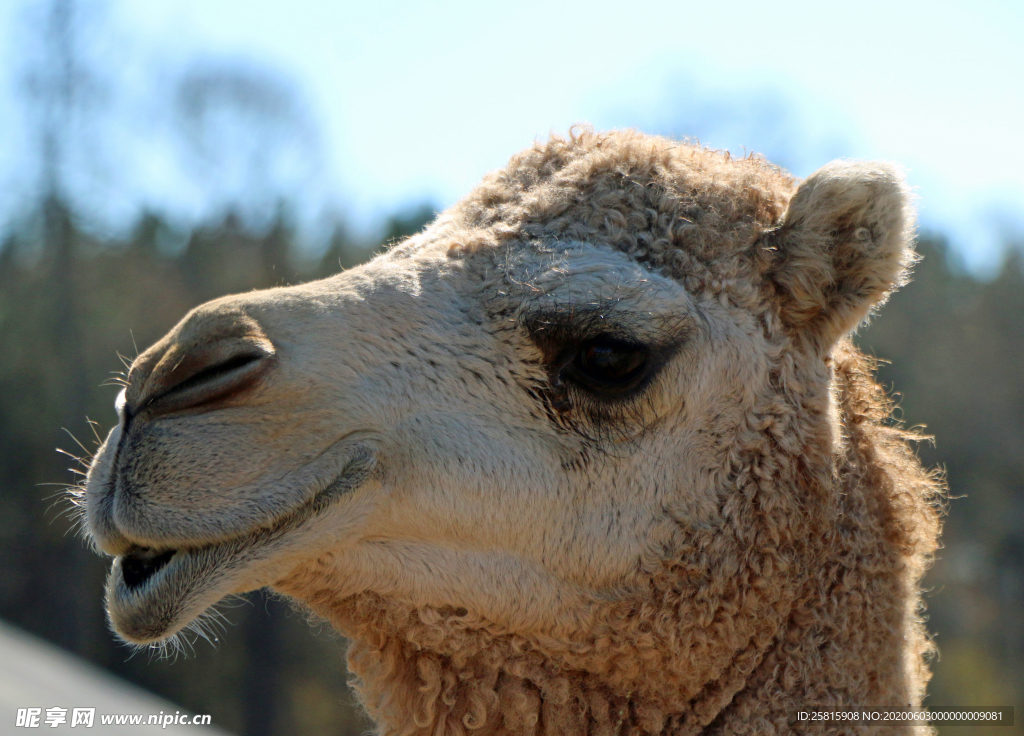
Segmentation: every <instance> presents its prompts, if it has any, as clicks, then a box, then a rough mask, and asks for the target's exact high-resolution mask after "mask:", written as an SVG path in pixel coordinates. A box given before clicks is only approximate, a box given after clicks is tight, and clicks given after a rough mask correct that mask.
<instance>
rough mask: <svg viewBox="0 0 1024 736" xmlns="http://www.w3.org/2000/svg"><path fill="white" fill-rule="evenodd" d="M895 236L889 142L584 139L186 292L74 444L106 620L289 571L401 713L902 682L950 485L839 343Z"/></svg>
mask: <svg viewBox="0 0 1024 736" xmlns="http://www.w3.org/2000/svg"><path fill="white" fill-rule="evenodd" d="M913 230H914V213H913V207H912V201H911V195H910V194H909V193H908V188H907V186H906V184H905V182H904V180H903V178H902V176H901V174H900V173H899V171H898V170H897V169H896V168H894V167H892V166H889V165H884V164H876V163H863V162H851V161H837V162H833V163H831V164H829V165H827V166H825V167H824V168H822V169H821V170H819V171H817V172H816V173H814V174H813V175H811V176H810V177H808V178H807V179H806V180H803V181H798V180H796V179H794V178H793V177H791V176H790V175H789V174H787V173H786V172H784V171H782V170H781V169H779V168H777V167H775V166H773V165H771V164H770V163H768V162H767V161H765V160H764V159H762V158H759V157H755V156H750V157H746V158H737V157H733V156H730V155H729V154H728V153H724V152H716V151H713V150H710V149H707V148H703V147H701V146H699V145H694V144H690V143H686V142H678V141H672V140H668V139H665V138H659V137H653V136H647V135H643V134H641V133H639V132H635V131H616V132H608V133H599V132H595V131H593V130H592V129H589V128H582V129H574V130H573V131H572V132H571V133H570V135H569V136H568V137H558V136H553V137H551V138H550V139H549V140H547V141H543V142H537V143H536V144H535V145H533V146H532V147H531V148H529V149H527V150H525V151H523V152H522V153H520V154H518V155H516V156H515V157H513V158H512V159H511V160H510V162H509V163H508V165H507V166H506V167H505V168H504V169H502V170H499V171H497V172H494V173H492V174H490V175H488V176H487V177H486V178H485V179H484V180H483V182H482V183H481V184H480V185H479V186H478V187H477V188H476V189H475V190H473V191H472V192H471V193H470V194H469V195H468V196H466V197H465V198H464V199H462V200H461V201H459V202H458V203H457V204H455V205H454V206H452V207H451V208H450V209H449V210H447V211H446V212H444V213H442V214H441V215H439V216H438V217H437V219H436V220H435V221H434V222H433V223H432V224H430V225H429V226H427V227H426V228H425V229H424V230H423V231H422V232H421V233H419V234H417V235H415V236H413V237H411V238H409V239H407V240H405V241H404V242H402V243H400V244H398V245H396V246H395V247H393V248H392V249H390V250H388V251H387V252H385V253H383V254H381V255H379V256H378V257H376V258H375V259H374V260H372V261H370V262H369V263H367V264H365V265H363V266H361V267H358V268H354V269H352V270H349V271H345V272H343V273H341V274H339V275H336V276H334V277H331V278H328V279H326V280H322V281H317V282H313V283H307V284H302V285H298V286H289V287H283V288H275V289H269V290H265V291H256V292H252V293H247V294H242V295H237V296H229V297H225V298H222V299H217V300H215V301H212V302H209V303H207V304H204V305H202V306H200V307H198V308H196V309H194V310H193V311H191V312H190V313H189V314H188V315H187V316H186V317H185V318H184V319H183V320H182V321H181V322H180V323H179V324H178V325H177V326H176V327H175V328H174V329H173V330H172V331H171V332H170V333H169V334H168V335H167V336H166V337H164V338H163V339H162V340H160V341H159V342H158V343H156V344H155V345H154V346H152V347H151V348H149V349H148V350H146V351H145V352H144V353H142V354H141V355H140V356H139V357H138V358H137V359H136V360H135V361H134V362H133V364H132V366H131V368H130V371H129V373H128V376H127V382H126V387H125V390H124V391H123V392H122V394H121V395H120V396H119V398H118V401H117V405H116V408H117V412H118V415H119V422H118V424H117V426H116V427H115V428H114V429H113V430H112V431H111V432H110V434H109V436H108V437H107V439H106V441H105V442H104V444H103V445H102V447H101V449H100V450H99V451H98V453H97V455H96V456H95V458H94V459H93V461H92V463H91V467H90V469H89V473H88V477H87V482H86V487H85V492H84V498H83V499H82V503H83V504H84V506H85V513H86V518H87V523H88V529H89V532H90V534H91V536H92V538H93V540H94V541H95V544H96V546H97V547H98V548H99V549H100V550H101V551H102V552H103V553H105V554H107V555H110V556H112V557H113V563H112V568H111V572H110V576H109V579H108V583H107V588H106V604H107V610H108V614H109V619H110V622H111V624H112V626H113V628H114V629H115V630H116V632H117V633H118V634H119V636H120V637H122V638H123V639H124V640H125V641H127V642H132V643H135V644H139V645H152V644H154V643H159V642H162V641H166V640H168V639H169V638H173V637H174V636H176V635H178V634H179V632H181V631H182V630H183V629H184V628H185V627H187V626H196V625H197V622H201V621H202V617H203V616H204V615H209V614H208V612H209V611H210V610H212V608H213V607H214V606H215V605H216V604H217V603H218V602H219V601H221V600H222V599H223V598H225V596H229V595H231V594H238V593H242V592H245V591H250V590H254V589H259V588H263V587H270V588H272V589H274V590H275V591H277V592H279V593H281V594H283V595H285V596H287V597H289V598H290V599H292V600H293V601H295V602H296V604H297V605H300V606H302V607H304V608H305V609H307V610H309V611H311V612H312V613H313V614H315V615H316V616H319V617H321V618H322V619H326V620H328V621H329V622H331V624H332V625H333V626H334V627H335V628H336V629H337V630H338V631H339V632H341V633H342V634H343V635H344V636H346V637H348V638H349V639H350V640H351V643H350V649H349V653H348V660H349V668H350V672H351V673H352V677H353V686H354V688H355V690H356V692H357V694H358V696H359V698H360V700H361V702H362V704H363V705H364V707H365V708H366V710H367V711H368V713H369V714H370V716H371V717H372V718H373V719H374V720H375V722H376V723H377V724H378V728H379V733H381V734H408V735H412V734H424V735H426V734H437V735H440V734H470V733H479V734H562V735H571V734H697V733H700V734H774V733H791V732H828V733H846V732H850V733H852V732H854V731H857V732H858V733H859V732H860V731H859V730H858V729H859V728H860V726H853V725H850V724H844V723H827V724H826V723H822V722H813V723H811V722H801V721H799V720H798V719H797V718H796V717H795V713H796V711H798V710H813V709H838V708H850V707H860V706H880V707H882V706H884V707H892V706H917V705H919V704H920V703H921V700H922V697H923V696H924V693H925V686H926V683H927V680H928V677H929V673H928V669H927V666H926V659H927V656H928V655H929V652H930V650H931V643H930V640H929V638H928V636H927V633H926V630H925V627H924V623H923V620H922V601H921V593H920V581H921V577H922V575H923V573H924V571H925V569H926V567H927V565H928V562H929V560H930V557H931V555H932V553H933V551H934V550H935V548H936V544H937V538H938V534H939V527H940V510H941V509H940V507H939V505H940V500H941V498H940V496H941V491H942V489H941V484H940V482H939V480H938V479H937V478H936V477H935V476H934V475H933V474H932V473H929V472H928V471H926V470H924V469H922V467H921V465H920V463H919V462H918V460H917V458H916V456H915V455H914V453H913V451H912V449H911V448H912V443H913V441H914V440H915V439H917V436H916V435H915V434H913V433H912V432H910V431H907V430H904V429H902V428H901V427H900V426H899V425H898V423H896V422H894V421H893V420H892V418H891V410H892V404H891V402H890V400H889V399H888V397H887V396H886V394H885V393H884V391H882V390H881V389H880V388H879V386H878V385H877V384H876V383H875V381H874V379H873V377H872V369H873V366H872V364H871V362H870V361H869V360H868V359H867V358H865V357H864V356H863V355H861V354H860V353H859V352H858V351H857V349H856V348H855V347H854V346H853V345H852V343H851V342H850V341H849V339H848V335H849V334H850V333H851V331H852V330H854V329H855V328H856V327H857V326H858V325H859V324H861V323H862V322H863V321H864V320H865V319H866V318H867V317H868V316H869V314H870V313H871V312H872V311H873V310H874V309H876V308H877V307H878V306H879V305H881V304H882V303H883V302H884V301H885V300H886V298H887V297H888V295H889V294H890V293H891V292H892V291H893V290H894V289H896V288H898V287H899V286H900V285H902V284H903V283H904V282H905V280H906V279H907V274H908V271H909V269H910V267H911V266H912V265H913V263H914V260H915V254H914V252H913V249H912V239H913ZM885 730H886V729H885V728H883V727H879V728H878V732H880V733H881V732H885ZM920 730H922V731H925V732H927V731H928V729H927V728H924V727H922V728H921V729H920Z"/></svg>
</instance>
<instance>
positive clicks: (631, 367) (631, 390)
mask: <svg viewBox="0 0 1024 736" xmlns="http://www.w3.org/2000/svg"><path fill="white" fill-rule="evenodd" d="M524 326H525V328H526V330H527V332H528V333H529V335H530V338H531V340H532V342H533V343H534V344H535V345H536V346H537V347H538V348H539V349H540V351H541V355H542V358H541V362H542V363H543V364H544V366H545V368H546V372H547V381H546V385H545V386H544V387H543V389H542V390H539V391H531V392H530V393H531V394H532V395H534V396H535V398H538V399H539V400H541V402H542V403H543V404H544V407H545V411H546V412H547V414H548V416H549V418H551V420H552V421H553V422H555V423H556V424H557V425H559V426H560V427H562V428H563V429H567V430H571V431H574V432H575V433H577V434H580V435H582V436H584V437H585V438H586V439H589V440H612V441H620V440H623V439H626V438H628V437H630V436H632V437H635V436H636V435H637V434H642V433H643V431H644V429H645V427H646V426H647V425H648V424H649V423H650V420H651V414H652V406H651V401H650V396H649V394H650V391H649V390H648V389H649V387H650V386H651V384H652V383H653V382H654V380H655V379H656V378H657V376H658V374H659V373H660V372H661V369H662V368H663V367H664V366H665V364H666V363H668V362H669V360H670V359H671V358H672V356H673V355H674V354H675V352H676V351H677V350H678V348H679V347H680V346H681V345H682V344H683V343H684V342H685V340H686V338H687V335H688V332H687V330H685V329H681V330H673V331H671V333H668V332H661V333H659V334H657V335H655V336H654V337H653V339H652V337H651V336H646V337H640V336H638V335H637V334H635V333H634V332H632V331H631V330H629V329H627V328H626V327H624V326H623V325H621V324H620V323H618V322H612V321H611V320H609V319H607V314H606V312H605V310H592V311H591V310H588V311H584V312H581V311H580V310H574V311H573V312H572V313H569V314H566V313H564V312H556V313H544V314H537V315H533V318H532V319H530V320H528V321H524Z"/></svg>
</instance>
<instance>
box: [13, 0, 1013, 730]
mask: <svg viewBox="0 0 1024 736" xmlns="http://www.w3.org/2000/svg"><path fill="white" fill-rule="evenodd" d="M711 6H713V7H711ZM625 8H626V6H625V5H623V4H621V3H613V2H610V1H595V2H589V3H586V4H582V3H564V4H559V3H551V2H521V3H516V4H515V9H514V10H513V9H511V7H503V6H501V5H499V4H497V3H472V2H465V3H455V2H433V3H429V4H428V3H421V4H416V3H412V2H401V1H399V0H393V1H381V2H375V3H359V4H356V3H346V2H340V3H339V2H327V1H326V0H324V1H323V2H316V1H314V0H292V2H289V3H279V2H260V1H257V0H247V1H246V2H230V1H229V0H146V2H129V1H128V0H120V2H118V1H116V0H37V1H31V2H29V1H15V0H8V1H7V2H4V3H2V4H0V59H2V61H3V63H2V64H0V619H3V620H4V621H6V622H7V623H9V624H12V625H14V626H17V627H20V628H21V629H23V630H25V631H27V632H30V633H32V634H34V635H36V636H38V637H42V638H44V639H46V640H49V641H50V642H52V643H53V644H55V645H57V646H59V647H60V648H62V649H64V650H66V651H67V652H71V653H74V654H75V655H78V656H79V657H82V658H84V659H85V660H88V661H89V662H92V663H93V664H95V665H98V666H100V667H102V668H105V669H106V670H108V671H109V672H111V673H113V674H115V675H118V676H120V677H122V678H124V679H126V680H128V681H130V682H132V683H134V684H136V685H138V686H141V687H144V688H146V689H148V690H150V691H152V692H153V693H156V694H158V695H160V696H162V697H164V698H167V699H170V700H173V701H175V702H177V703H180V704H181V705H182V706H184V707H186V708H188V709H190V710H192V711H193V712H198V713H209V714H212V716H213V723H214V724H215V725H217V726H220V727H221V728H223V729H226V730H228V731H231V732H234V733H236V734H245V735H246V736H257V735H263V734H320V733H337V734H357V733H363V732H365V730H366V729H367V728H368V723H367V722H366V721H365V720H364V719H363V717H362V716H361V715H360V714H359V712H358V710H357V709H356V708H355V707H354V705H353V699H352V696H351V695H350V694H349V692H348V690H347V688H346V685H345V681H346V674H345V668H344V642H343V641H341V640H340V639H339V638H338V637H337V636H336V635H333V634H331V633H330V632H329V631H327V630H322V629H321V628H320V627H317V626H312V627H311V626H310V625H309V624H308V623H307V622H306V621H305V620H304V619H303V617H302V616H301V615H299V614H296V613H293V612H292V611H291V610H290V609H289V608H288V606H287V605H286V604H284V603H282V602H281V601H278V600H275V599H272V598H270V597H268V596H265V595H263V594H253V595H250V596H249V597H248V601H247V602H240V603H239V605H238V606H237V607H236V608H234V609H232V610H230V611H229V612H228V617H229V619H230V620H231V622H232V625H230V626H229V627H228V628H227V630H226V631H225V632H224V633H223V634H222V635H221V636H220V637H219V638H218V640H216V641H214V642H212V646H211V644H209V643H207V642H202V641H201V642H197V643H196V644H195V647H194V652H191V653H189V655H188V656H181V657H178V658H176V659H174V660H165V659H158V658H155V657H152V656H150V655H149V653H147V652H146V651H141V652H133V651H132V650H130V649H128V648H126V647H124V646H122V645H119V644H118V643H117V642H116V641H115V640H114V637H113V636H112V634H111V633H110V632H109V631H108V629H107V626H106V623H105V621H104V617H103V611H102V584H103V579H104V575H105V568H106V562H105V561H104V560H103V559H101V558H100V557H98V556H96V555H94V554H93V553H92V552H91V551H89V550H88V549H87V548H86V546H85V545H84V543H83V542H82V541H81V539H80V538H79V537H78V536H77V535H76V533H75V531H74V530H73V528H72V527H73V523H72V521H71V520H70V519H69V518H68V516H67V514H66V504H65V503H64V502H63V500H62V498H61V489H62V488H63V487H65V486H67V485H68V484H70V483H73V482H74V481H75V477H74V475H73V473H74V472H75V471H76V470H80V469H81V465H80V463H79V462H77V461H76V460H75V457H83V456H87V455H88V454H89V453H91V452H92V450H93V449H94V448H95V446H96V444H97V438H98V437H102V436H104V435H105V434H106V432H107V431H108V429H109V428H110V426H111V425H112V424H113V422H114V413H113V409H112V403H113V400H114V396H115V394H116V392H117V390H118V389H117V387H116V386H115V385H113V383H112V382H111V379H112V378H113V377H114V376H115V375H116V373H117V372H118V371H121V370H123V365H122V363H123V362H124V361H126V360H130V359H131V358H132V357H134V356H135V355H136V354H137V352H138V351H139V350H140V349H144V348H145V347H146V346H148V345H149V344H150V343H152V342H153V341H154V340H156V339H157V338H158V337H160V336H161V335H162V334H163V333H164V332H165V331H166V330H167V329H169V328H170V327H171V326H172V325H173V324H174V323H175V322H176V321H177V320H178V319H179V318H180V317H181V316H182V315H183V314H184V313H185V312H186V310H188V309H189V308H191V307H192V306H194V305H196V304H199V303H200V302H203V301H206V300H208V299H211V298H213V297H216V296H219V295H222V294H225V293H231V292H238V291H245V290H249V289H253V288H263V287H268V286H275V285H281V284H290V283H296V282H299V281H303V280H307V279H312V278H318V277H322V276H327V275H330V274H333V273H336V272H337V271H339V270H340V269H342V268H346V267H350V266H353V265H355V264H358V263H360V262H362V261H364V260H366V259H367V258H369V257H371V256H372V254H373V253H374V252H375V251H377V250H379V249H380V248H381V247H383V246H384V245H385V244H387V243H389V242H391V241H393V240H395V239H397V238H401V237H403V236H405V235H407V234H410V233H413V232H415V231H417V230H418V229H420V228H421V227H422V226H423V224H424V223H425V222H427V221H429V220H430V219H431V218H432V217H433V216H434V214H435V212H436V211H437V210H439V209H441V208H443V207H445V206H447V205H449V204H450V203H452V202H453V201H454V200H455V199H456V198H457V197H458V196H459V195H460V194H461V193H463V192H465V191H467V190H468V189H469V188H470V187H471V186H472V185H473V184H474V182H475V181H476V180H478V179H479V178H480V176H481V175H482V174H484V173H485V172H486V171H488V170H490V169H493V168H496V167H499V166H501V165H502V164H503V163H504V161H505V160H506V159H507V158H508V157H509V156H510V155H511V154H512V153H514V152H515V151H517V150H519V149H521V148H523V147H525V146H527V145H529V144H530V143H531V141H533V140H534V139H535V138H538V137H545V136H546V135H547V134H548V133H549V132H550V131H554V132H560V133H563V134H564V133H565V132H566V131H567V129H568V127H569V126H570V125H572V124H573V123H577V122H584V121H585V122H590V123H593V124H594V125H595V126H596V127H598V128H610V127H638V128H640V129H642V130H645V131H647V132H652V133H662V134H667V135H671V136H676V137H684V136H685V137H694V138H697V139H699V140H700V141H701V142H702V143H706V144H708V145H711V146H713V147H716V148H727V149H729V150H731V151H733V152H735V153H739V154H742V153H743V152H745V151H756V152H760V153H764V154H765V155H766V156H767V157H768V158H769V159H771V160H773V161H775V162H776V163H779V164H781V165H783V166H785V167H787V168H789V169H790V170H791V171H793V173H795V174H797V175H799V176H806V175H807V174H809V173H810V172H811V171H813V170H814V169H815V168H817V167H818V166H820V165H822V164H824V163H826V162H827V161H829V160H831V159H833V158H837V157H842V156H849V157H858V158H875V159H888V160H893V161H897V162H900V163H902V164H903V165H905V166H906V167H907V169H908V176H909V178H910V181H911V183H912V184H913V185H914V186H915V187H917V191H918V194H919V197H920V202H919V204H920V210H921V218H922V230H921V233H922V234H921V239H920V243H919V250H920V251H921V253H922V254H923V255H924V256H925V258H924V261H923V262H922V264H921V265H920V266H919V267H918V269H917V275H916V278H915V280H914V282H913V283H912V284H911V285H910V286H908V287H907V288H905V289H904V290H903V291H901V292H899V293H898V294H897V295H896V296H895V297H894V298H893V299H892V301H891V302H890V304H889V305H888V306H887V307H886V309H885V310H884V311H883V312H882V314H881V315H880V316H879V317H878V318H877V319H876V320H875V321H874V322H873V323H872V324H871V325H870V326H869V327H867V328H864V329H862V330H861V332H860V335H859V336H858V338H857V339H858V342H859V343H860V345H861V346H862V347H863V348H864V349H865V350H867V351H868V352H870V353H873V354H875V355H877V356H878V357H879V358H882V359H884V360H886V361H891V362H890V363H886V364H883V367H882V368H881V376H882V379H883V381H884V383H885V384H886V386H887V387H889V388H890V389H891V390H893V391H894V392H896V393H897V394H898V395H899V397H900V400H899V401H900V414H901V418H902V419H903V420H904V421H905V422H906V423H907V424H908V425H912V426H917V425H921V426H924V427H925V428H926V431H927V432H928V433H929V434H932V435H934V436H935V441H934V443H933V444H924V445H922V446H921V448H920V455H921V458H922V460H923V461H924V462H925V463H926V464H928V465H930V466H939V467H941V468H943V469H944V470H945V472H946V474H947V476H948V480H949V484H950V487H951V492H952V493H951V495H952V497H953V499H954V500H953V501H952V502H951V503H950V511H949V515H948V518H947V520H946V527H945V535H944V540H945V546H944V548H943V549H942V550H941V551H940V553H939V555H938V560H937V562H936V564H935V566H934V568H933V570H932V571H931V573H930V574H929V577H928V579H927V587H928V592H927V595H926V600H927V606H928V611H927V615H928V617H929V621H930V623H929V628H930V630H931V632H932V633H933V634H934V636H935V641H936V643H937V644H938V647H939V651H940V655H939V658H938V659H937V660H936V661H935V662H934V663H933V668H934V671H935V678H934V680H933V684H932V686H931V690H930V692H931V694H930V696H929V700H928V702H929V703H930V704H932V705H943V706H953V705H983V706H984V705H1014V706H1017V717H1018V718H1024V710H1022V709H1021V706H1024V613H1022V612H1024V369H1022V366H1024V177H1022V176H1021V172H1022V171H1024V146H1021V145H1020V140H1019V137H1020V132H1021V127H1020V126H1021V120H1022V119H1024V84H1022V80H1024V44H1021V43H1020V39H1021V38H1022V37H1024V4H1021V3H1020V2H1017V1H1015V0H1005V2H1003V1H1001V0H976V1H975V2H971V3H970V4H969V9H968V4H966V3H946V2H941V1H939V0H930V1H929V2H898V1H894V0H885V1H882V0H878V1H876V0H865V1H864V2H860V3H857V4H856V6H853V5H851V4H839V3H810V2H808V3H785V2H783V3H762V2H743V1H742V0H737V1H735V2H720V3H715V4H709V3H700V4H698V3H694V2H685V1H679V0H674V1H672V2H669V1H668V0H665V1H664V2H634V3H630V4H629V10H628V11H627V10H626V9H625ZM58 448H60V449H61V450H63V451H65V452H66V453H67V454H58V452H57V449H58ZM69 455H70V456H69ZM69 469H70V470H69ZM44 705H48V704H44ZM0 718H3V719H8V718H11V719H13V715H11V714H7V713H3V714H0ZM990 730H991V732H992V733H1002V734H1005V733H1007V731H1006V729H999V730H995V729H990ZM971 732H972V729H970V728H964V727H961V728H957V729H954V730H950V733H958V734H963V735H964V736H967V734H969V733H971ZM975 732H977V733H981V732H982V729H975Z"/></svg>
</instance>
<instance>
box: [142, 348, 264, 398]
mask: <svg viewBox="0 0 1024 736" xmlns="http://www.w3.org/2000/svg"><path fill="white" fill-rule="evenodd" d="M206 357H208V358H211V357H214V356H206ZM268 357H269V356H268V355H267V354H266V353H265V352H261V351H256V350H243V351H242V352H239V353H235V354H233V355H229V356H228V357H225V358H223V359H221V360H215V361H214V362H209V363H207V362H206V361H203V363H200V364H198V365H197V364H196V362H195V361H193V362H192V363H191V365H189V366H188V367H189V368H191V369H192V370H187V371H186V370H181V369H180V368H179V370H177V371H173V372H172V373H174V374H177V375H173V376H168V378H169V379H172V380H167V381H164V382H162V385H160V386H159V387H158V388H159V390H157V391H154V393H153V394H152V395H151V398H149V399H148V401H146V403H145V405H144V408H149V409H151V410H153V411H156V412H159V413H166V412H169V411H177V410H180V409H191V408H195V407H198V406H201V405H206V404H210V403H211V402H214V401H216V400H218V399H224V398H226V397H227V396H229V395H231V394H235V393H238V392H239V391H241V390H243V389H245V388H247V387H248V386H250V385H252V384H253V383H254V382H255V381H256V379H258V378H259V377H260V376H261V375H262V374H263V373H264V369H265V368H267V367H269V366H268V363H269V361H267V358H268ZM173 379H177V380H173ZM154 388H157V387H154Z"/></svg>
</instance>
